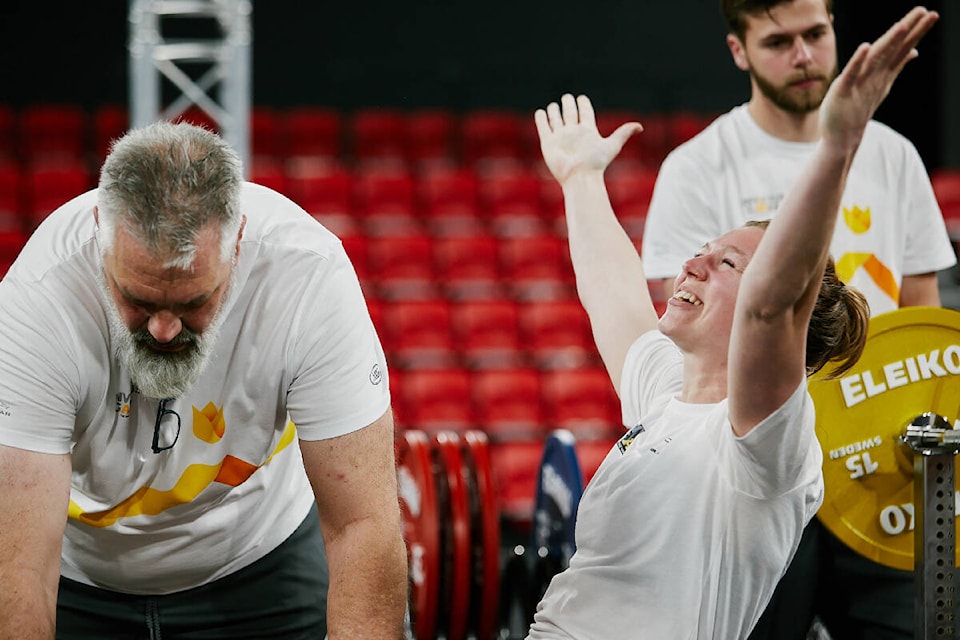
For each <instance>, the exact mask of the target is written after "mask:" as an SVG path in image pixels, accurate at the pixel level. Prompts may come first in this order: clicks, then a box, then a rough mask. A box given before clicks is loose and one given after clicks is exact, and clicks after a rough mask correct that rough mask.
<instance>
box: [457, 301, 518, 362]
mask: <svg viewBox="0 0 960 640" xmlns="http://www.w3.org/2000/svg"><path fill="white" fill-rule="evenodd" d="M450 320H451V327H452V330H453V336H454V340H455V343H456V345H457V350H458V351H459V352H460V359H461V361H462V362H463V363H464V364H465V365H466V366H467V367H469V368H471V369H491V368H500V367H516V366H519V365H520V364H522V363H523V360H524V358H523V353H524V351H523V346H522V341H521V338H520V322H519V311H518V309H517V304H516V303H515V302H513V301H512V300H507V299H494V300H470V301H466V302H460V303H455V304H453V305H452V306H451V313H450Z"/></svg>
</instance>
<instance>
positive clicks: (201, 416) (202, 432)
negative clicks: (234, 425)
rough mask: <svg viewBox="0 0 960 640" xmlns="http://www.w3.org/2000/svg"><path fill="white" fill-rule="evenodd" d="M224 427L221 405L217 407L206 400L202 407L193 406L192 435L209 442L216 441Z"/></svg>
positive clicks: (218, 439)
mask: <svg viewBox="0 0 960 640" xmlns="http://www.w3.org/2000/svg"><path fill="white" fill-rule="evenodd" d="M226 429H227V425H226V422H225V421H224V418H223V407H220V408H219V409H218V408H217V406H216V405H215V404H213V403H212V402H208V403H207V406H205V407H204V408H203V409H197V408H196V407H193V435H195V436H197V438H199V439H200V440H203V441H204V442H208V443H210V444H214V443H217V442H219V441H220V438H222V437H223V433H224V432H225V431H226Z"/></svg>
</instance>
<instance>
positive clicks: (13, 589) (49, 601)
mask: <svg viewBox="0 0 960 640" xmlns="http://www.w3.org/2000/svg"><path fill="white" fill-rule="evenodd" d="M55 627H56V592H55V591H54V593H53V594H52V596H51V594H49V593H47V590H45V589H44V588H43V587H42V586H41V585H40V584H39V583H38V582H37V581H36V579H34V580H30V579H29V577H27V578H24V577H22V576H20V575H16V574H14V573H13V572H12V571H10V570H5V569H3V568H0V640H53V636H54V629H55Z"/></svg>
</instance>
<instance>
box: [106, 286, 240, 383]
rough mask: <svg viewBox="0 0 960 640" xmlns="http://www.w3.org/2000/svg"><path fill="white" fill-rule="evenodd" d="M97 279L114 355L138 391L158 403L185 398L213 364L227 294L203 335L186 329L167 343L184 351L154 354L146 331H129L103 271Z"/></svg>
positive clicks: (151, 342) (151, 341) (152, 341)
mask: <svg viewBox="0 0 960 640" xmlns="http://www.w3.org/2000/svg"><path fill="white" fill-rule="evenodd" d="M98 280H99V281H100V289H101V292H102V294H103V296H104V300H105V302H106V305H105V306H106V308H107V318H108V320H109V322H110V334H111V335H112V336H113V341H114V353H115V355H116V357H117V360H119V361H120V365H121V366H122V367H123V368H124V369H125V370H126V371H127V373H128V374H129V375H130V380H131V381H132V382H133V384H134V385H135V386H136V389H137V391H138V392H139V393H140V394H141V395H143V396H146V397H148V398H153V399H156V400H163V399H165V398H179V397H181V396H182V395H184V394H185V393H186V392H187V391H188V390H189V389H190V388H191V387H192V386H193V385H194V384H195V383H196V382H197V380H198V379H199V378H200V374H202V373H203V371H204V369H205V368H206V367H207V364H208V363H209V361H210V356H211V355H212V353H213V348H214V345H215V344H216V341H217V337H218V336H219V334H220V327H221V325H222V324H223V317H224V312H223V310H224V306H225V305H224V302H226V295H225V296H224V298H223V302H221V306H220V309H218V310H217V313H216V315H214V317H213V320H212V321H211V322H210V325H209V326H208V327H207V329H206V330H205V331H204V332H203V333H195V332H193V331H191V330H190V329H188V328H187V327H183V329H182V330H181V332H180V334H179V335H178V336H177V337H176V338H174V339H173V340H172V341H170V342H169V343H168V344H170V345H181V344H183V345H186V346H185V347H184V348H183V349H181V350H180V351H177V352H164V351H155V350H154V349H152V348H151V345H156V344H157V341H156V340H155V339H154V338H153V336H151V335H150V332H149V331H147V329H146V328H143V329H138V330H136V331H130V329H128V328H127V325H126V324H125V323H124V322H123V319H122V318H121V317H120V311H119V310H118V309H117V306H116V303H115V302H114V300H113V296H112V295H111V293H110V290H109V288H108V287H107V283H106V281H105V280H104V275H103V274H102V272H101V274H100V276H99V278H98ZM227 293H229V291H228V292H227Z"/></svg>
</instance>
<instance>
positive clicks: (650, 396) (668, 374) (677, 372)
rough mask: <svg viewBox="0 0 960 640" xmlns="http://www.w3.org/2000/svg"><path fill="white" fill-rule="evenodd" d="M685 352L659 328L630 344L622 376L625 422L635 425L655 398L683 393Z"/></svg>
mask: <svg viewBox="0 0 960 640" xmlns="http://www.w3.org/2000/svg"><path fill="white" fill-rule="evenodd" d="M682 384H683V356H682V355H681V353H680V350H679V349H677V347H676V345H674V344H673V342H672V341H671V340H670V339H669V338H667V337H666V336H665V335H663V334H662V333H660V332H659V331H648V332H647V333H645V334H643V335H642V336H640V337H639V338H637V339H636V340H635V341H634V343H633V344H632V345H631V346H630V349H629V350H628V351H627V357H626V359H625V360H624V363H623V373H622V375H621V377H620V410H621V412H622V414H623V424H624V426H626V427H634V426H636V425H637V423H639V422H640V418H641V417H642V416H643V415H644V414H646V413H647V412H648V411H650V408H651V407H652V406H653V404H654V403H655V402H658V401H660V402H665V401H666V400H668V399H669V398H670V397H671V396H674V395H676V394H678V393H680V388H681V386H682Z"/></svg>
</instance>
